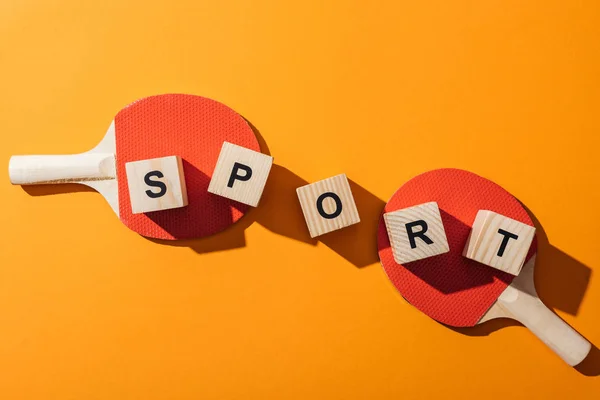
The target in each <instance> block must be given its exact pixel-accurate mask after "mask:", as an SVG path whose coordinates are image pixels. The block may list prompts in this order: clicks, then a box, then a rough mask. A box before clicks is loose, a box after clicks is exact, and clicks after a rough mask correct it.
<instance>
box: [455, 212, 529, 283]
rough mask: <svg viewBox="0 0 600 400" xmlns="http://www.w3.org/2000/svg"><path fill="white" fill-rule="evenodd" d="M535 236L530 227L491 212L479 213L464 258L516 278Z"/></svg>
mask: <svg viewBox="0 0 600 400" xmlns="http://www.w3.org/2000/svg"><path fill="white" fill-rule="evenodd" d="M534 236H535V228H534V227H533V226H530V225H527V224H524V223H522V222H519V221H516V220H514V219H511V218H508V217H505V216H503V215H500V214H497V213H495V212H493V211H487V210H479V212H478V213H477V216H476V217H475V222H473V227H472V228H471V233H470V235H469V239H468V240H467V244H466V246H465V248H464V251H463V256H465V257H467V258H470V259H471V260H475V261H478V262H480V263H482V264H485V265H487V266H490V267H492V268H496V269H499V270H501V271H504V272H508V273H509V274H512V275H518V274H519V272H521V268H522V267H523V263H524V262H525V257H526V256H527V252H528V251H529V247H530V246H531V242H533V238H534Z"/></svg>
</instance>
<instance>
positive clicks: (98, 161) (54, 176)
mask: <svg viewBox="0 0 600 400" xmlns="http://www.w3.org/2000/svg"><path fill="white" fill-rule="evenodd" d="M8 174H9V176H10V182H11V183H12V184H13V185H38V184H50V183H70V182H75V183H78V182H89V181H102V180H109V179H115V178H116V173H115V156H114V154H107V153H83V154H73V155H51V156H13V157H11V159H10V162H9V164H8Z"/></svg>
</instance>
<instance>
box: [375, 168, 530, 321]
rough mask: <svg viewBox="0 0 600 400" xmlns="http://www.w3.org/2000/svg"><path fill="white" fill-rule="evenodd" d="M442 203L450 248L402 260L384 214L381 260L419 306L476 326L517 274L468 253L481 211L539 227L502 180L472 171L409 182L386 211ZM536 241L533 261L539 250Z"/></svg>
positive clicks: (446, 171) (442, 317)
mask: <svg viewBox="0 0 600 400" xmlns="http://www.w3.org/2000/svg"><path fill="white" fill-rule="evenodd" d="M430 201H436V202H437V203H438V206H439V208H440V213H441V215H442V222H443V223H444V229H445V231H446V237H447V238H448V244H449V246H450V251H449V252H448V253H445V254H441V255H438V256H434V257H429V258H426V259H424V260H419V261H414V262H410V263H406V264H404V265H400V264H397V263H396V262H395V261H394V257H393V255H392V249H391V247H390V241H389V237H388V234H387V231H386V229H385V223H384V220H383V215H382V217H381V219H380V221H379V231H378V238H377V241H378V248H379V258H380V260H381V264H382V265H383V268H384V270H385V272H386V274H387V276H388V277H389V279H390V280H391V281H392V283H393V284H394V286H395V287H396V289H398V291H399V292H400V293H401V294H402V296H403V297H404V298H405V299H406V300H407V301H408V302H410V303H411V304H412V305H413V306H415V307H417V308H418V309H419V310H421V311H422V312H424V313H425V314H427V315H429V316H430V317H431V318H433V319H435V320H437V321H439V322H441V323H443V324H447V325H451V326H457V327H464V326H473V325H475V324H477V322H478V321H479V320H480V319H481V317H482V316H483V315H484V314H485V313H486V312H487V310H488V309H489V308H490V307H491V306H492V305H493V304H494V302H495V301H496V299H497V298H498V296H500V294H501V293H502V291H503V290H504V289H505V288H506V287H507V286H508V285H509V284H510V283H511V282H512V279H513V276H512V275H510V274H507V273H504V272H502V271H498V270H496V269H493V268H491V267H488V266H486V265H483V264H480V263H478V262H476V261H473V260H469V259H467V258H465V257H463V256H462V251H463V248H464V246H465V244H466V243H467V238H468V236H469V232H470V230H471V226H472V224H473V222H474V221H475V216H476V214H477V211H479V210H491V211H495V212H497V213H499V214H502V215H505V216H507V217H510V218H513V219H516V220H518V221H520V222H523V223H525V224H528V225H532V226H533V222H532V220H531V218H530V217H529V215H528V214H527V211H526V210H525V208H523V206H522V205H521V203H519V201H517V199H515V198H514V197H513V196H512V195H511V194H510V193H508V192H507V191H506V190H504V189H502V188H501V187H500V186H498V185H497V184H495V183H493V182H491V181H489V180H487V179H485V178H482V177H480V176H478V175H475V174H473V173H471V172H468V171H462V170H458V169H439V170H435V171H430V172H426V173H424V174H421V175H419V176H417V177H415V178H413V179H411V180H410V181H408V182H406V183H405V184H404V185H403V186H402V187H401V188H400V189H398V191H397V192H396V193H395V194H394V195H393V196H392V198H391V199H390V201H389V202H388V203H387V205H386V206H385V208H384V211H383V213H387V212H391V211H396V210H399V209H403V208H406V207H410V206H415V205H418V204H422V203H426V202H430ZM536 248H537V245H536V241H535V240H534V241H533V244H532V246H531V248H530V249H529V253H528V255H527V259H529V258H531V256H533V254H535V250H536Z"/></svg>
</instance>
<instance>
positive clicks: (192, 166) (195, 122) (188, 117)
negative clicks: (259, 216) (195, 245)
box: [115, 94, 260, 240]
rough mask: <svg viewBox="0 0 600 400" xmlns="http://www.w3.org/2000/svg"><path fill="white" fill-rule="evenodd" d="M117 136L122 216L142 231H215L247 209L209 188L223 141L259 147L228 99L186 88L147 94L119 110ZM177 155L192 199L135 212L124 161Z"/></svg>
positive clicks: (160, 235) (176, 235) (172, 235)
mask: <svg viewBox="0 0 600 400" xmlns="http://www.w3.org/2000/svg"><path fill="white" fill-rule="evenodd" d="M115 136H116V160H117V179H118V183H119V213H120V218H121V220H122V221H123V223H124V224H125V225H127V226H128V227H129V228H131V229H132V230H134V231H135V232H137V233H139V234H140V235H143V236H146V237H151V238H157V239H171V240H174V239H188V238H198V237H203V236H208V235H213V234H215V233H217V232H219V231H222V230H223V229H225V228H227V227H229V226H230V225H232V224H233V223H235V222H236V221H238V220H239V219H240V218H241V217H242V216H243V215H244V213H245V212H246V211H247V210H248V206H246V205H244V204H241V203H238V202H235V201H233V200H228V199H226V198H224V197H220V196H216V195H214V194H211V193H208V191H207V189H208V184H209V182H210V178H211V176H212V173H213V170H214V167H215V165H216V163H217V158H218V156H219V152H220V151H221V146H222V145H223V142H224V141H228V142H231V143H234V144H237V145H240V146H243V147H246V148H249V149H252V150H255V151H260V146H259V144H258V140H257V139H256V136H255V135H254V132H253V131H252V129H251V128H250V126H249V125H248V123H247V122H246V121H245V120H244V119H243V118H242V117H241V116H240V115H239V114H237V113H236V112H235V111H233V110H232V109H230V108H229V107H227V106H225V105H224V104H221V103H219V102H216V101H214V100H211V99H207V98H204V97H199V96H192V95H184V94H166V95H159V96H152V97H147V98H144V99H141V100H138V101H136V102H134V103H132V104H130V105H129V106H127V107H125V108H124V109H122V110H121V111H120V112H119V113H118V114H117V116H116V117H115ZM175 155H176V156H180V157H182V159H183V168H184V173H185V178H186V183H187V191H188V199H189V205H188V206H187V207H183V208H178V209H172V210H165V211H156V212H151V213H146V214H135V215H134V214H132V213H131V203H130V200H129V192H128V188H127V178H126V174H125V163H127V162H129V161H137V160H142V159H147V158H156V157H164V156H175Z"/></svg>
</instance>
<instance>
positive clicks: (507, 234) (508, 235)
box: [498, 229, 519, 257]
mask: <svg viewBox="0 0 600 400" xmlns="http://www.w3.org/2000/svg"><path fill="white" fill-rule="evenodd" d="M498 233H499V234H501V235H504V237H503V238H502V243H500V248H499V249H498V257H502V256H503V255H504V250H506V245H507V244H508V241H509V240H510V239H515V240H516V239H518V238H519V237H518V236H517V235H515V234H514V233H510V232H506V231H505V230H504V229H498Z"/></svg>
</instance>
